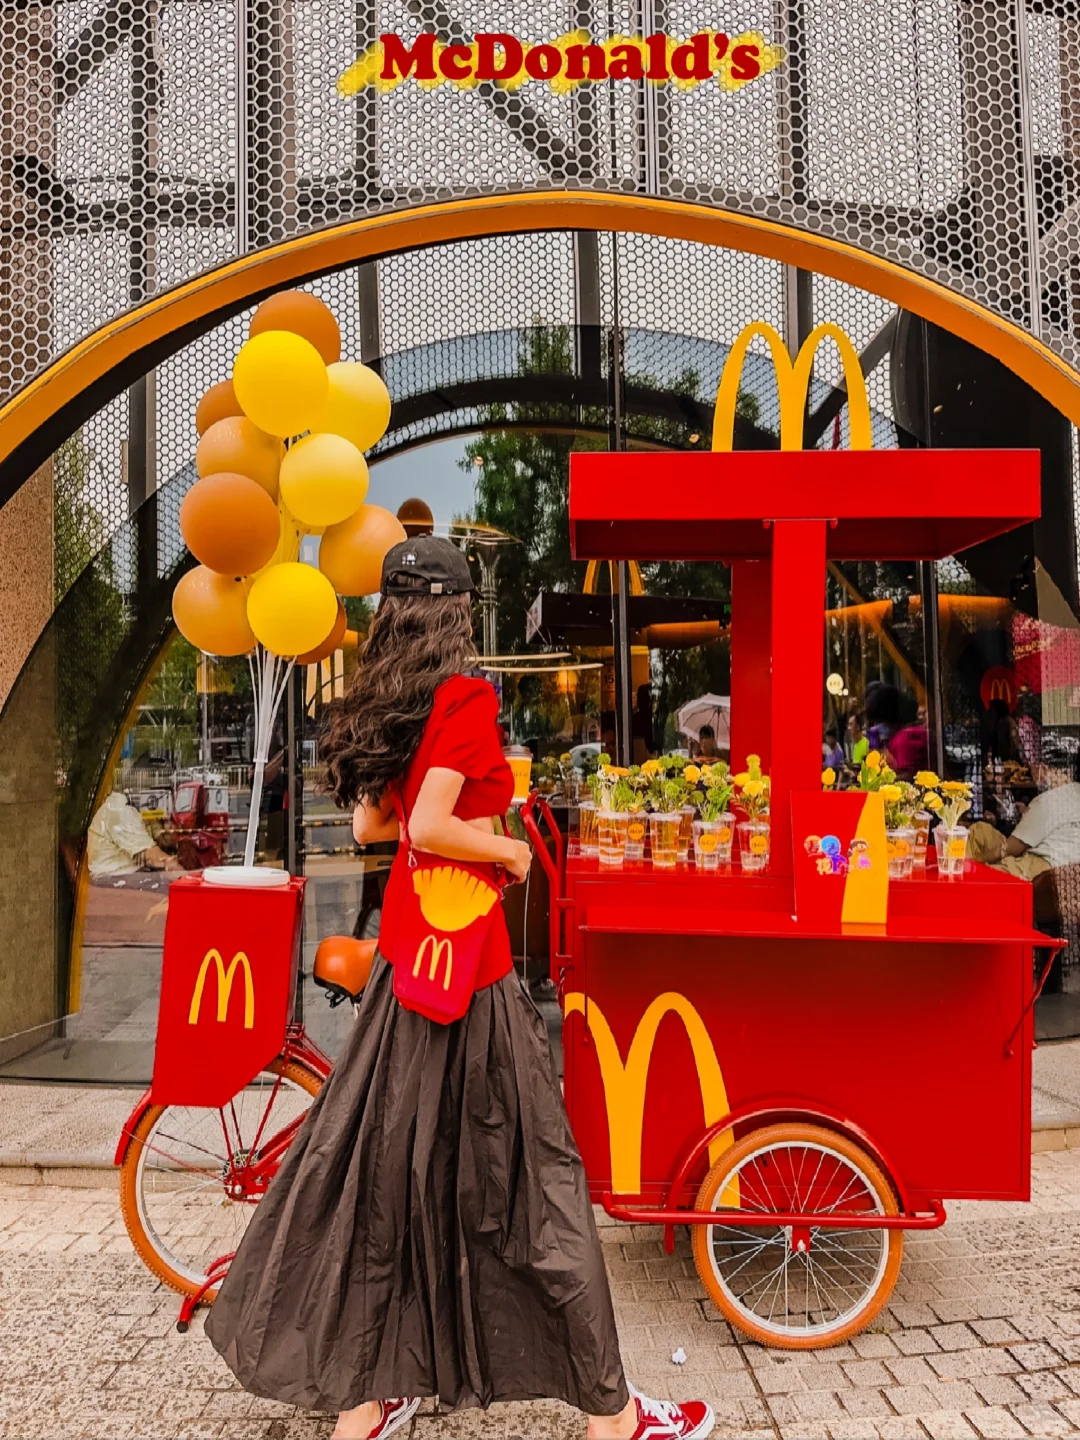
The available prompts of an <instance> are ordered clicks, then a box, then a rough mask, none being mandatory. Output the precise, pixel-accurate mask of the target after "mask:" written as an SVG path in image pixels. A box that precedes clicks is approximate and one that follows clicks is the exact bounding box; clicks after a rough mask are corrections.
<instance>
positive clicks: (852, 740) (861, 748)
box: [847, 715, 870, 770]
mask: <svg viewBox="0 0 1080 1440" xmlns="http://www.w3.org/2000/svg"><path fill="white" fill-rule="evenodd" d="M847 732H848V753H849V754H850V756H851V763H852V765H854V766H855V768H856V770H857V769H858V768H859V766H860V765H861V764H862V762H863V761H864V760H865V759H866V757H867V755H869V754H870V741H869V740H868V739H867V738H866V736H865V735H864V734H863V727H862V716H861V715H849V716H848V722H847Z"/></svg>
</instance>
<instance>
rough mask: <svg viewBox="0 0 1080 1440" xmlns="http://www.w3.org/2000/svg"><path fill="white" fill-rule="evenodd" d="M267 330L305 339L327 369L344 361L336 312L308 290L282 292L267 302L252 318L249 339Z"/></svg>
mask: <svg viewBox="0 0 1080 1440" xmlns="http://www.w3.org/2000/svg"><path fill="white" fill-rule="evenodd" d="M264 330H291V331H292V333H293V334H294V335H302V336H303V338H304V339H305V340H307V341H308V342H309V343H310V344H312V345H314V346H315V349H316V350H317V351H318V352H319V354H320V355H321V356H322V358H323V362H324V363H325V364H327V365H335V364H336V363H337V362H338V361H339V360H340V359H341V331H340V330H339V329H338V323H337V321H336V320H335V319H334V312H333V311H332V310H331V309H330V307H329V305H326V304H324V303H323V301H321V300H320V299H319V297H318V296H317V295H309V294H308V292H307V291H306V290H281V291H279V292H278V294H276V295H271V296H270V298H269V299H268V300H264V301H263V302H262V304H261V305H260V306H259V308H258V309H257V310H256V311H255V314H254V315H253V316H252V317H251V324H250V325H249V326H248V339H249V340H250V339H251V337H252V336H253V335H261V334H262V333H263V331H264Z"/></svg>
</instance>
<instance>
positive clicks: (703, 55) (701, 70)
mask: <svg viewBox="0 0 1080 1440" xmlns="http://www.w3.org/2000/svg"><path fill="white" fill-rule="evenodd" d="M716 39H717V42H719V41H720V40H726V39H727V36H726V35H718V36H717V37H716ZM725 48H726V47H725ZM671 73H672V75H674V77H675V79H676V80H708V78H709V76H710V75H711V74H712V62H711V60H710V57H709V37H708V35H705V34H704V33H703V34H700V35H694V36H691V38H690V39H689V40H688V41H687V42H686V44H685V45H676V46H675V49H674V50H673V51H672V52H671Z"/></svg>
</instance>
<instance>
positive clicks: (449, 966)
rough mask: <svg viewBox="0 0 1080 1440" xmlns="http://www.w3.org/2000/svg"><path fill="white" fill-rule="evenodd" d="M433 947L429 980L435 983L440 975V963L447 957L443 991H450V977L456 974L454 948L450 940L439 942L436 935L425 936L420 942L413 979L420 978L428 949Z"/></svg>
mask: <svg viewBox="0 0 1080 1440" xmlns="http://www.w3.org/2000/svg"><path fill="white" fill-rule="evenodd" d="M429 945H430V946H431V969H430V970H429V971H428V979H429V980H430V981H431V983H432V984H434V983H435V976H436V975H437V974H438V973H439V961H440V960H441V959H442V957H443V955H444V954H445V955H446V979H445V980H444V981H443V987H442V988H443V989H444V990H449V989H450V977H451V975H453V973H454V946H453V943H452V942H451V941H450V940H446V939H443V940H438V939H436V938H435V936H434V935H425V936H424V938H423V940H421V941H420V948H419V950H417V952H416V963H415V964H414V965H413V971H412V973H413V979H414V980H416V979H418V978H419V975H420V969H421V966H422V965H423V963H424V956H425V955H426V953H427V947H428V946H429Z"/></svg>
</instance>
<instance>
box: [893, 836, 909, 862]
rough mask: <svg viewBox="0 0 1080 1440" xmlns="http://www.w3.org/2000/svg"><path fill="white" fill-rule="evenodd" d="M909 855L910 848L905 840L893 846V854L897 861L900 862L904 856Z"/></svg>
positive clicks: (898, 841)
mask: <svg viewBox="0 0 1080 1440" xmlns="http://www.w3.org/2000/svg"><path fill="white" fill-rule="evenodd" d="M910 853H911V846H910V845H909V844H908V842H907V841H906V840H897V841H896V842H895V845H894V848H893V854H894V855H895V856H896V858H897V859H898V860H902V859H903V858H904V856H905V855H909V854H910Z"/></svg>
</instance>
